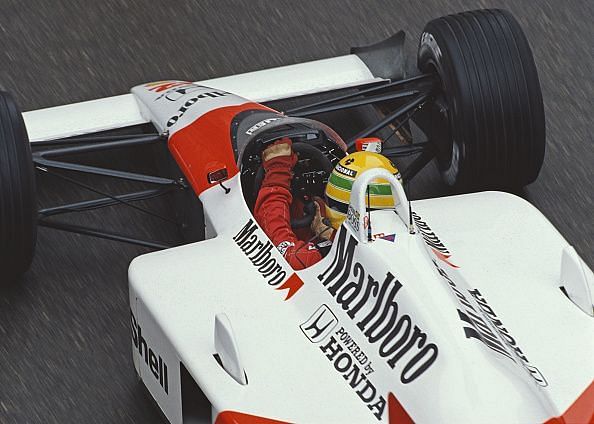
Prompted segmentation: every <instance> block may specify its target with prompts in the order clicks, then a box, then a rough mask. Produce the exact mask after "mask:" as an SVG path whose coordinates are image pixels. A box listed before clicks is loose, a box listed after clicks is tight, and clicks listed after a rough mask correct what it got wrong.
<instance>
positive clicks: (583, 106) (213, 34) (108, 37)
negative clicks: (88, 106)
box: [0, 0, 594, 423]
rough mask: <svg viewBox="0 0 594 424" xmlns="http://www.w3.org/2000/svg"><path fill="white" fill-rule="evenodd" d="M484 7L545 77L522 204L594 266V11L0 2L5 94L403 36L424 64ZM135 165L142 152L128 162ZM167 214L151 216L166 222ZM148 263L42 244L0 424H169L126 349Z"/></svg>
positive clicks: (446, 4) (162, 74) (161, 234)
mask: <svg viewBox="0 0 594 424" xmlns="http://www.w3.org/2000/svg"><path fill="white" fill-rule="evenodd" d="M480 7H502V8H506V9H509V10H510V11H512V12H513V14H514V15H515V16H516V18H517V19H518V20H519V22H520V23H521V25H522V26H523V28H524V30H525V32H526V34H527V37H528V39H529V41H530V44H531V46H532V49H533V53H534V56H535V60H536V65H537V68H538V70H539V75H540V82H541V85H542V91H543V97H544V102H545V113H546V117H547V153H546V158H545V165H544V167H543V170H542V172H541V175H540V177H539V179H538V180H537V181H536V182H535V183H534V184H532V185H530V186H529V187H527V189H526V190H525V192H524V193H523V195H524V197H525V198H527V199H528V200H529V201H530V202H531V203H532V204H534V205H535V206H536V207H537V208H538V209H539V210H541V211H542V213H543V214H544V215H545V216H546V217H547V218H548V219H549V220H550V221H551V222H552V223H553V224H554V225H555V226H556V227H557V228H558V229H559V231H560V232H561V233H562V234H563V235H564V236H565V237H566V238H567V240H568V241H569V242H570V243H572V244H573V245H574V246H575V247H576V249H577V251H578V252H579V253H580V254H581V255H582V257H583V258H584V259H585V261H586V262H587V263H588V264H589V266H590V267H594V250H593V249H592V240H594V212H593V210H594V187H593V181H594V171H593V170H592V169H593V167H592V164H593V163H594V143H593V137H592V131H591V125H590V124H591V121H592V119H591V116H592V110H593V109H594V107H593V106H594V78H593V77H592V70H593V69H594V51H593V49H592V40H594V33H593V32H594V30H593V26H592V22H593V21H594V3H593V2H592V1H588V0H584V1H552V0H543V1H518V0H516V1H486V0H484V1H475V2H470V1H442V0H427V1H355V0H351V1H299V2H295V1H285V0H283V1H249V2H241V3H239V2H233V1H222V0H218V1H188V0H177V1H175V2H159V1H154V0H103V1H101V2H91V1H88V0H82V1H74V0H71V1H66V0H59V1H46V0H28V1H22V0H0V85H1V86H2V87H3V89H5V90H8V91H10V92H12V93H13V94H14V96H15V97H16V99H17V101H18V102H19V104H20V105H21V107H22V109H23V110H31V109H38V108H42V107H48V106H55V105H60V104H65V103H72V102H77V101H83V100H90V99H95V98H99V97H105V96H111V95H116V94H121V93H124V92H126V91H127V90H129V88H130V87H131V86H133V85H136V84H139V83H142V82H146V81H151V80H160V79H169V78H176V79H189V80H201V79H207V78H212V77H216V76H223V75H228V74H234V73H240V72H247V71H253V70H258V69H262V68H268V67H273V66H280V65H286V64H292V63H296V62H303V61H308V60H315V59H321V58H325V57H329V56H334V55H341V54H346V53H348V51H349V48H350V47H351V46H357V45H365V44H369V43H372V42H375V41H378V40H380V39H383V38H385V37H387V36H389V35H391V34H392V33H394V32H395V31H397V30H399V29H404V30H405V31H406V32H407V34H408V36H409V40H408V46H407V50H408V51H409V53H410V55H409V57H410V58H411V60H412V59H414V51H415V48H416V43H417V40H418V37H419V34H420V32H421V30H422V28H423V26H424V24H425V23H426V22H427V21H428V20H430V19H431V18H434V17H438V16H441V15H444V14H448V13H453V12H459V11H463V10H470V9H476V8H480ZM136 159H137V158H136V156H135V155H134V154H132V153H130V152H128V153H124V154H123V155H122V157H120V158H119V160H120V161H130V162H132V163H134V162H135V161H136ZM134 166H138V167H139V168H142V167H143V166H146V165H143V164H142V163H138V164H134ZM97 184H100V185H98V186H99V187H102V188H104V189H107V188H108V187H109V188H111V189H112V191H116V192H120V191H124V190H129V189H134V188H136V187H135V186H134V185H133V184H128V183H125V184H119V185H117V186H114V185H109V186H108V184H107V182H100V183H97ZM413 189H414V195H415V197H417V198H420V197H426V196H429V195H445V194H447V191H446V190H445V188H444V187H443V186H441V185H440V184H439V182H438V177H437V174H436V170H435V169H434V168H433V167H429V168H428V169H427V170H425V171H424V172H423V174H422V175H421V176H420V182H418V183H416V182H415V187H414V188H413ZM40 193H41V194H40V200H39V201H40V204H41V205H43V206H49V205H53V204H58V203H60V202H62V201H68V200H74V199H77V198H80V191H78V190H77V189H72V188H71V187H69V186H67V185H65V184H64V183H63V182H60V181H55V180H50V179H44V181H42V182H40ZM166 206H167V205H166V204H164V202H156V204H155V205H154V207H155V208H157V210H159V211H161V212H162V213H167V207H166ZM74 219H75V221H76V222H80V223H87V224H91V225H94V226H108V227H109V228H113V229H115V230H118V231H125V232H131V231H133V232H134V233H136V234H139V235H143V236H145V237H146V238H151V239H157V240H169V241H176V240H177V234H176V232H175V231H174V230H173V229H172V228H169V227H168V226H167V225H165V224H163V223H162V222H160V221H158V220H155V219H153V218H149V219H147V218H146V217H145V216H143V215H140V214H138V213H136V212H134V211H129V210H125V209H122V208H121V207H117V208H112V209H104V210H102V211H100V212H99V213H91V214H88V215H85V216H82V215H81V216H76V217H74ZM538 249H539V247H538V246H534V248H533V250H532V251H530V252H526V255H538ZM147 251H148V250H147V249H144V248H139V247H134V246H129V245H122V244H118V243H115V242H110V241H105V240H96V239H91V238H88V237H84V236H77V235H72V234H66V233H60V232H56V231H52V230H47V229H40V230H39V240H38V249H37V254H36V258H35V260H34V263H33V265H32V268H31V270H30V272H29V273H28V274H27V275H26V277H25V278H24V281H22V282H21V284H19V285H17V286H14V287H12V288H9V289H7V290H4V291H2V292H0V423H152V422H155V423H158V422H161V418H160V416H159V414H158V413H157V412H156V410H155V409H154V407H153V406H152V404H151V402H150V401H149V400H148V399H147V398H146V396H145V393H144V391H143V390H142V389H141V386H140V385H139V384H138V383H137V381H136V378H135V374H134V371H133V365H132V360H131V348H130V345H131V341H130V335H129V323H128V317H129V314H128V289H127V280H126V271H127V266H128V264H129V262H130V260H131V259H132V258H134V257H135V256H137V255H139V254H142V253H144V252H147ZM518 260H521V257H520V258H518ZM0 278H1V277H0ZM197 307H199V305H198V302H197ZM287 384H290V382H288V383H287Z"/></svg>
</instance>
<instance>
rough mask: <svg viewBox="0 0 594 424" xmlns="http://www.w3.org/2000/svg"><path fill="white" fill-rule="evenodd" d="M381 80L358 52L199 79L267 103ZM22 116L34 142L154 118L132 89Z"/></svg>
mask: <svg viewBox="0 0 594 424" xmlns="http://www.w3.org/2000/svg"><path fill="white" fill-rule="evenodd" d="M379 81H382V79H381V78H377V77H375V76H374V75H373V74H372V73H371V71H370V70H369V69H368V68H367V66H366V65H365V64H364V63H363V61H361V59H359V57H358V56H356V55H347V56H339V57H334V58H330V59H322V60H316V61H313V62H307V63H300V64H296V65H289V66H283V67H279V68H273V69H265V70H262V71H255V72H248V73H245V74H239V75H232V76H228V77H222V78H214V79H210V80H205V81H199V82H197V84H200V85H205V86H208V87H212V88H215V89H219V90H224V91H228V92H231V93H235V94H237V95H239V96H242V97H245V98H248V99H252V100H253V101H256V102H260V103H263V102H270V101H273V100H280V99H286V98H291V97H297V96H303V95H307V94H312V93H320V92H324V91H330V90H337V89H341V88H347V87H353V86H360V85H366V84H371V83H374V82H379ZM23 117H24V119H25V125H26V127H27V132H28V134H29V139H30V140H31V142H32V143H34V142H36V141H43V140H53V139H57V138H66V137H72V136H76V135H82V134H88V133H94V132H99V131H106V130H112V129H117V128H123V127H128V126H132V125H139V124H145V123H147V122H149V121H148V120H147V119H146V118H145V117H144V116H143V115H142V114H141V112H140V109H139V107H138V103H137V102H136V99H135V98H134V96H133V95H132V94H123V95H120V96H114V97H107V98H104V99H98V100H91V101H87V102H81V103H73V104H70V105H64V106H57V107H51V108H47V109H39V110H34V111H30V112H24V113H23Z"/></svg>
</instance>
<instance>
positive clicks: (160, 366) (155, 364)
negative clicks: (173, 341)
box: [130, 310, 169, 394]
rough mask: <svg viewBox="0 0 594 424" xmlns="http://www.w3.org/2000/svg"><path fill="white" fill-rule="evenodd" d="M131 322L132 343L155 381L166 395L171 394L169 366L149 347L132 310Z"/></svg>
mask: <svg viewBox="0 0 594 424" xmlns="http://www.w3.org/2000/svg"><path fill="white" fill-rule="evenodd" d="M130 320H131V324H132V341H133V342H134V347H135V348H136V349H137V350H138V354H139V355H140V357H141V358H144V363H145V364H146V366H147V367H149V369H150V370H151V373H152V374H153V376H154V377H155V379H156V380H157V381H158V382H159V384H160V385H161V387H162V388H163V390H164V391H165V393H166V394H169V379H168V378H167V364H166V363H165V361H164V360H163V358H161V355H159V354H158V353H155V351H154V350H153V349H152V348H151V347H150V346H149V344H148V342H147V341H146V339H145V338H144V337H142V328H141V327H140V325H139V324H138V322H137V321H136V317H135V316H134V314H133V313H132V311H131V310H130Z"/></svg>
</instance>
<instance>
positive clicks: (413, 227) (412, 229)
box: [406, 180, 415, 234]
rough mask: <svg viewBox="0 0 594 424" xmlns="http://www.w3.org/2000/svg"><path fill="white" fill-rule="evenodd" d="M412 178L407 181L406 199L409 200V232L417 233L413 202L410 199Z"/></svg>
mask: <svg viewBox="0 0 594 424" xmlns="http://www.w3.org/2000/svg"><path fill="white" fill-rule="evenodd" d="M409 184H410V180H409V181H407V182H406V191H407V193H406V200H407V201H408V233H409V234H415V226H414V223H413V215H412V202H411V200H410V196H409V194H410V190H409V189H410V187H409Z"/></svg>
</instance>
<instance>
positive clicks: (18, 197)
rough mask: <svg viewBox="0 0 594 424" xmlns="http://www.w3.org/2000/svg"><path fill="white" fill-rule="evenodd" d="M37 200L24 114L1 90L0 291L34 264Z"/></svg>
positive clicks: (8, 95)
mask: <svg viewBox="0 0 594 424" xmlns="http://www.w3.org/2000/svg"><path fill="white" fill-rule="evenodd" d="M36 239H37V201H36V194H35V173H34V169H33V159H32V157H31V147H30V145H29V138H28V136H27V130H26V128H25V123H24V121H23V116H22V115H21V111H20V110H19V108H18V107H17V105H16V103H15V102H14V100H13V98H12V96H11V95H10V94H8V93H5V92H2V91H0V288H1V287H2V286H5V285H7V284H9V283H11V282H13V281H15V280H16V279H18V278H19V277H20V276H21V275H22V274H23V273H24V272H25V271H27V269H29V266H30V265H31V261H32V259H33V252H34V250H35V242H36Z"/></svg>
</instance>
